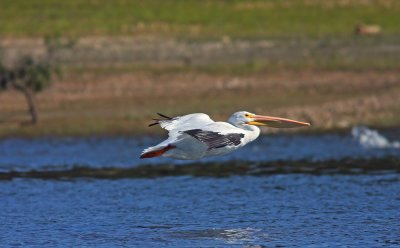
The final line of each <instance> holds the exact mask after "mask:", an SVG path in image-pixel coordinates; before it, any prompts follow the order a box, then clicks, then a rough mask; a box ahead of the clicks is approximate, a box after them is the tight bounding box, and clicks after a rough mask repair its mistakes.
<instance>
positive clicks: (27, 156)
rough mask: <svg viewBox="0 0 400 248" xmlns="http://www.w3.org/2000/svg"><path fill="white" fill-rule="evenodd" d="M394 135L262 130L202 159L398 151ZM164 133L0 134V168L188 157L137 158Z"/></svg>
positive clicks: (316, 157) (326, 156)
mask: <svg viewBox="0 0 400 248" xmlns="http://www.w3.org/2000/svg"><path fill="white" fill-rule="evenodd" d="M388 135H392V134H390V133H389V134H388ZM392 136H394V137H391V140H393V141H389V139H388V138H386V137H384V136H383V135H382V134H380V133H378V132H377V131H374V130H370V129H367V128H361V127H359V128H354V129H353V130H352V133H349V134H347V135H336V134H324V135H271V136H262V137H260V138H259V139H257V140H256V141H254V142H253V143H251V144H249V145H247V146H245V147H244V148H242V149H239V150H238V151H235V152H233V153H231V154H227V155H225V156H220V157H210V158H206V159H202V160H200V161H201V162H215V161H218V162H221V161H232V160H241V161H252V162H254V161H263V162H267V161H278V160H283V161H293V160H310V161H324V160H332V159H342V158H376V157H386V156H395V157H400V150H399V149H400V147H399V141H398V140H400V137H398V136H397V137H396V133H395V134H394V135H392ZM161 139H162V137H158V138H150V137H127V138H122V137H89V138H37V139H16V138H10V139H4V140H0V170H3V171H7V170H10V169H18V170H30V169H66V168H70V167H72V166H75V165H79V166H89V167H105V166H106V167H125V168H126V167H132V166H138V165H142V164H149V163H152V164H157V163H174V164H183V163H188V161H176V160H171V159H167V158H155V159H147V160H140V159H139V158H138V156H139V154H140V152H141V151H142V149H144V148H146V147H148V146H151V145H152V144H155V143H158V142H159V141H160V140H161ZM396 140H397V141H396Z"/></svg>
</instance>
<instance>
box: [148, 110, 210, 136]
mask: <svg viewBox="0 0 400 248" xmlns="http://www.w3.org/2000/svg"><path fill="white" fill-rule="evenodd" d="M159 115H160V116H161V117H164V118H165V119H154V120H155V121H156V122H154V123H152V124H150V126H153V125H156V124H160V126H161V127H162V128H164V129H166V130H168V131H169V133H170V134H171V133H178V132H181V131H186V130H189V129H198V128H201V127H204V126H205V125H208V124H211V123H214V121H213V120H211V118H210V117H209V116H208V115H206V114H202V113H196V114H189V115H182V116H177V117H173V118H171V117H168V116H166V115H163V114H159Z"/></svg>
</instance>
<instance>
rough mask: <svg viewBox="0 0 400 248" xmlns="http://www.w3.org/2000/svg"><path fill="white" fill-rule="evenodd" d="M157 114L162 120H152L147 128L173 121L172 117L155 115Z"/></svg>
mask: <svg viewBox="0 0 400 248" xmlns="http://www.w3.org/2000/svg"><path fill="white" fill-rule="evenodd" d="M157 114H158V115H159V116H160V117H162V118H164V119H157V118H153V121H154V122H152V123H150V124H149V127H151V126H154V125H157V124H161V123H162V122H165V121H172V120H173V118H172V117H169V116H166V115H164V114H161V113H157Z"/></svg>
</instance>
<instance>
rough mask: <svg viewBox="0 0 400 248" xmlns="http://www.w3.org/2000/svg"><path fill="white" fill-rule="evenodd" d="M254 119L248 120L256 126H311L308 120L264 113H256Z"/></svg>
mask: <svg viewBox="0 0 400 248" xmlns="http://www.w3.org/2000/svg"><path fill="white" fill-rule="evenodd" d="M253 119H254V121H250V122H248V124H250V125H256V126H268V127H276V128H292V127H304V126H307V127H309V126H311V124H310V123H308V122H301V121H295V120H290V119H286V118H280V117H272V116H264V115H254V116H253Z"/></svg>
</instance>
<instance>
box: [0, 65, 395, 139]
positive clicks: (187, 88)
mask: <svg viewBox="0 0 400 248" xmlns="http://www.w3.org/2000/svg"><path fill="white" fill-rule="evenodd" d="M114 69H115V70H113V71H111V72H110V71H102V70H97V69H96V68H95V69H93V70H84V71H83V72H81V73H78V74H71V73H69V74H67V75H66V76H65V77H64V78H63V79H62V80H60V81H59V82H56V83H55V84H54V86H53V87H52V88H51V89H49V90H47V91H45V92H44V93H41V94H40V95H39V96H38V102H39V109H40V117H41V122H40V123H39V125H37V126H20V124H19V122H20V121H23V120H27V119H28V116H27V115H26V113H25V112H26V106H25V101H24V99H23V97H22V96H21V95H19V94H18V93H17V92H3V93H0V135H1V136H14V135H29V136H30V135H35V136H36V135H86V134H126V133H130V134H142V133H159V132H160V130H159V129H158V128H147V125H146V124H147V123H148V121H149V120H150V118H151V117H152V116H153V115H154V113H155V112H161V113H165V114H168V115H179V114H185V113H191V112H204V113H208V114H210V115H211V116H212V117H213V118H214V119H216V120H225V119H226V118H227V117H228V116H229V115H230V114H231V113H232V112H235V111H238V110H248V111H252V112H256V113H260V114H267V115H276V116H282V117H288V118H294V119H299V120H304V121H311V122H312V124H313V127H312V129H310V130H311V131H312V130H315V131H316V130H318V131H320V130H330V129H335V128H348V127H351V126H353V125H360V124H363V125H373V126H379V127H388V126H399V125H400V71H396V70H360V71H355V70H352V71H342V70H312V69H308V70H307V69H304V70H288V71H285V70H283V69H281V70H277V71H269V70H266V71H258V72H255V73H251V74H243V75H240V74H238V75H234V74H229V73H216V74H212V73H206V72H201V71H195V70H188V71H186V70H184V69H179V70H170V69H168V68H167V69H165V68H164V67H162V66H161V67H160V68H157V69H156V70H154V68H153V69H152V70H125V69H124V70H120V71H119V70H118V68H114Z"/></svg>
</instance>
